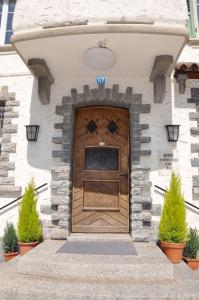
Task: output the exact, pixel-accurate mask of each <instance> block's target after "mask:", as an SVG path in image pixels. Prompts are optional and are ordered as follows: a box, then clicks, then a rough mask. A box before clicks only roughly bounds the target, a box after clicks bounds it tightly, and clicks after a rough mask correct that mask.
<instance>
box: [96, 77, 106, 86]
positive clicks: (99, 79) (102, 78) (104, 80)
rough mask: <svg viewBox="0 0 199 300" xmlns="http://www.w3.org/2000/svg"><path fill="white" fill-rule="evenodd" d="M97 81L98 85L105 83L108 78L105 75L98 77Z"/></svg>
mask: <svg viewBox="0 0 199 300" xmlns="http://www.w3.org/2000/svg"><path fill="white" fill-rule="evenodd" d="M96 83H97V85H105V83H106V78H105V77H97V78H96Z"/></svg>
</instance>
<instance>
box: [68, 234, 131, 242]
mask: <svg viewBox="0 0 199 300" xmlns="http://www.w3.org/2000/svg"><path fill="white" fill-rule="evenodd" d="M98 240H100V241H101V240H104V241H107V240H108V241H109V240H114V241H115V240H117V241H129V242H132V238H131V236H130V234H126V233H121V234H120V233H116V234H115V233H114V234H110V233H72V234H70V236H69V237H68V241H98Z"/></svg>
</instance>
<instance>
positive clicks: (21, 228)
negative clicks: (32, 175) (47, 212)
mask: <svg viewBox="0 0 199 300" xmlns="http://www.w3.org/2000/svg"><path fill="white" fill-rule="evenodd" d="M34 189H35V184H34V181H33V180H32V181H31V182H30V183H29V184H28V186H27V187H26V189H25V193H24V195H23V198H22V201H21V203H20V207H19V221H18V237H19V241H20V242H21V243H30V242H37V241H40V240H41V239H42V227H41V223H40V220H39V215H38V212H37V196H36V194H35V192H34Z"/></svg>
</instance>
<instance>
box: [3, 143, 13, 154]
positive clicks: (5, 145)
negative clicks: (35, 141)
mask: <svg viewBox="0 0 199 300" xmlns="http://www.w3.org/2000/svg"><path fill="white" fill-rule="evenodd" d="M1 151H2V152H8V153H15V152H16V144H14V143H3V144H2V148H1Z"/></svg>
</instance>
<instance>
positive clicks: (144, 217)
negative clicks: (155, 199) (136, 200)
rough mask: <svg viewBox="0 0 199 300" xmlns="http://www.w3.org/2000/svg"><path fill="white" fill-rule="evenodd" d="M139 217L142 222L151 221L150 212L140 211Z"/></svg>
mask: <svg viewBox="0 0 199 300" xmlns="http://www.w3.org/2000/svg"><path fill="white" fill-rule="evenodd" d="M141 216H142V221H151V218H152V216H151V212H150V211H144V210H143V211H142V212H141Z"/></svg>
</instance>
